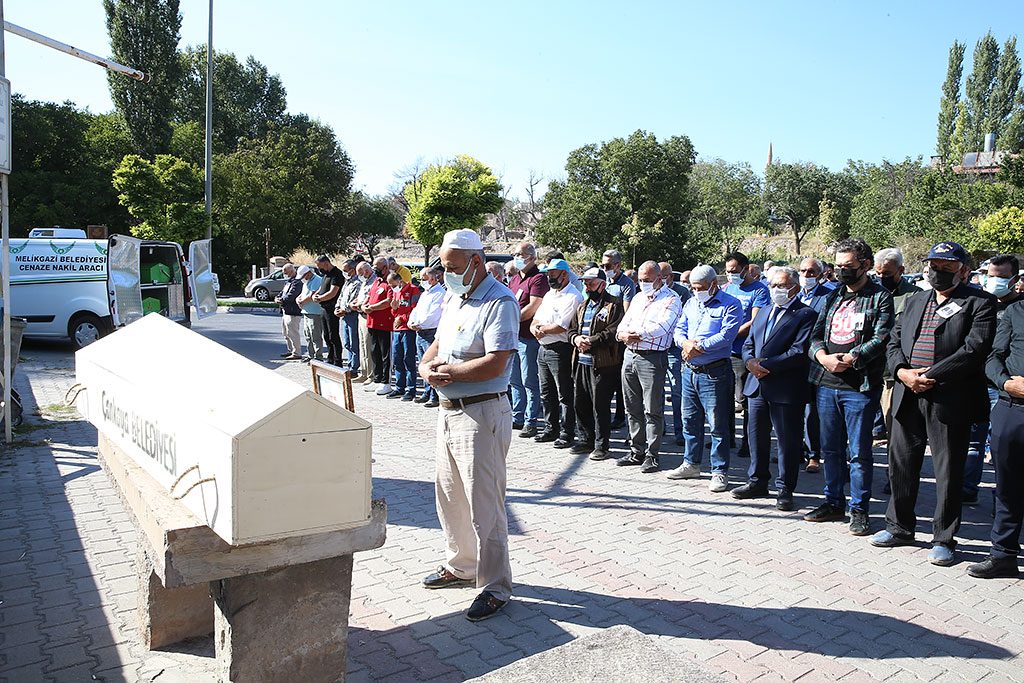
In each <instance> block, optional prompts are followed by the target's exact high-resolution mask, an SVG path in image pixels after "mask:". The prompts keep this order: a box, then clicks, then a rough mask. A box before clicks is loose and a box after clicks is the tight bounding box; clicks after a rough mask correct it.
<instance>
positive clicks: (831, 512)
mask: <svg viewBox="0 0 1024 683" xmlns="http://www.w3.org/2000/svg"><path fill="white" fill-rule="evenodd" d="M804 519H805V520H807V521H808V522H834V521H837V520H840V519H846V510H844V509H843V508H841V507H839V506H837V505H832V504H831V503H822V504H821V505H819V506H818V507H816V508H814V509H813V510H811V511H810V512H808V513H807V514H806V515H804Z"/></svg>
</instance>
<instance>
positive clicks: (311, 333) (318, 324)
mask: <svg viewBox="0 0 1024 683" xmlns="http://www.w3.org/2000/svg"><path fill="white" fill-rule="evenodd" d="M298 274H299V279H300V280H302V294H300V295H299V298H298V299H297V302H298V304H299V306H301V307H302V336H303V338H305V340H306V355H305V356H304V357H303V359H302V360H303V361H304V362H308V361H309V360H323V359H324V324H323V317H322V316H321V315H320V304H318V303H316V302H315V301H313V294H314V293H315V292H317V291H318V290H319V289H320V282H321V280H320V276H319V275H317V274H316V272H315V271H314V270H313V269H312V268H310V267H309V266H299V271H298Z"/></svg>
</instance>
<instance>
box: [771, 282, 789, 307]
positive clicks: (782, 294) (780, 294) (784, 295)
mask: <svg viewBox="0 0 1024 683" xmlns="http://www.w3.org/2000/svg"><path fill="white" fill-rule="evenodd" d="M770 294H771V295H772V303H773V304H775V305H776V306H785V305H786V302H787V301H789V290H788V289H785V288H783V287H772V288H771V292H770Z"/></svg>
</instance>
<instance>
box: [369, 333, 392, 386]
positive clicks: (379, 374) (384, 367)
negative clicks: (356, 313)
mask: <svg viewBox="0 0 1024 683" xmlns="http://www.w3.org/2000/svg"><path fill="white" fill-rule="evenodd" d="M369 332H370V355H371V356H373V381H374V382H376V383H377V384H390V382H391V332H390V331H389V330H375V329H373V328H370V330H369Z"/></svg>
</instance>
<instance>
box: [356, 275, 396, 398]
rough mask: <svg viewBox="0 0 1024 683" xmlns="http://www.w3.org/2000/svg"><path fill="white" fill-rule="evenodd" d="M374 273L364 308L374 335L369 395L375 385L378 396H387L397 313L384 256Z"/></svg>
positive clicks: (371, 340) (371, 337)
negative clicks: (392, 304) (371, 381)
mask: <svg viewBox="0 0 1024 683" xmlns="http://www.w3.org/2000/svg"><path fill="white" fill-rule="evenodd" d="M373 272H374V273H376V275H377V279H376V280H374V281H373V284H371V285H370V293H369V296H368V297H367V299H366V303H365V304H364V305H363V310H364V311H366V328H367V330H369V332H370V355H371V356H372V357H373V384H370V385H368V386H367V387H366V390H367V391H369V390H371V389H372V388H373V386H374V384H379V385H380V386H379V387H378V388H377V394H378V395H379V396H385V395H387V394H390V393H391V390H392V387H391V383H390V382H391V331H392V330H393V329H394V311H392V310H391V299H393V298H394V296H395V293H394V291H393V290H392V289H391V285H389V284H388V281H387V274H388V262H387V259H385V258H384V257H383V256H378V257H377V258H375V259H374V260H373Z"/></svg>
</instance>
